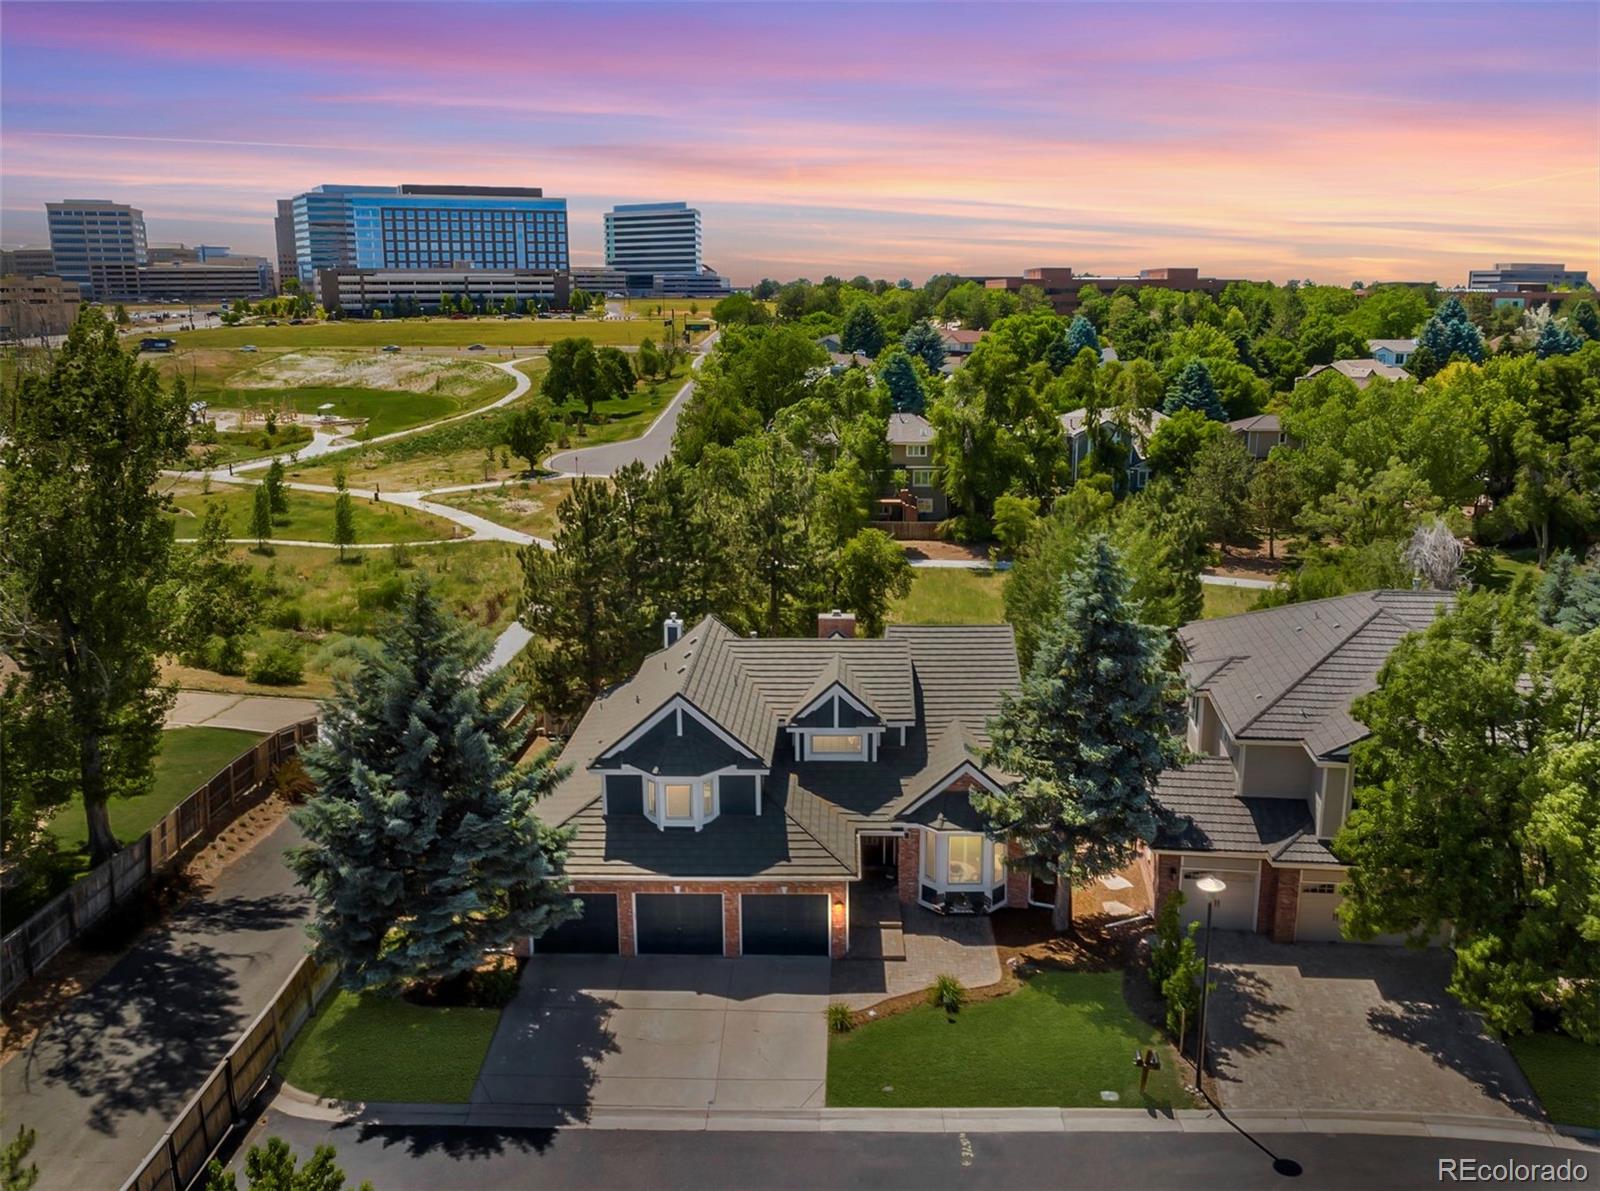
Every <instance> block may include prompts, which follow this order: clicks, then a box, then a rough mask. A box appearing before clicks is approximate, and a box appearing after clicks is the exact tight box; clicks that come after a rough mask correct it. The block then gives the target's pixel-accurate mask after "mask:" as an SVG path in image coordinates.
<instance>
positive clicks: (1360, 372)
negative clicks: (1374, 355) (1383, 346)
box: [1294, 360, 1411, 389]
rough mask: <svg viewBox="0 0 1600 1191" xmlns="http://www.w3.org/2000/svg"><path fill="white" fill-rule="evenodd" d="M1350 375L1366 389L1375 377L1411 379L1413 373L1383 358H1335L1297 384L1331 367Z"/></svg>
mask: <svg viewBox="0 0 1600 1191" xmlns="http://www.w3.org/2000/svg"><path fill="white" fill-rule="evenodd" d="M1330 368H1331V369H1332V370H1333V371H1335V372H1338V373H1341V374H1343V375H1344V376H1347V377H1349V378H1350V379H1351V380H1352V381H1354V382H1355V386H1356V388H1358V389H1364V388H1366V387H1367V386H1368V385H1369V384H1371V383H1372V378H1373V377H1375V376H1376V377H1381V378H1383V379H1384V380H1410V379H1411V374H1410V373H1409V372H1407V371H1406V370H1405V369H1404V368H1396V367H1394V366H1393V365H1392V364H1385V363H1383V362H1382V361H1381V360H1335V361H1334V362H1333V363H1331V364H1318V365H1316V366H1315V367H1313V368H1312V369H1311V371H1309V372H1307V373H1306V374H1305V375H1304V376H1302V377H1298V378H1296V380H1295V382H1294V383H1295V384H1299V383H1300V382H1301V381H1305V380H1310V379H1311V378H1312V377H1314V376H1320V375H1321V374H1322V373H1324V372H1327V371H1328V370H1329V369H1330Z"/></svg>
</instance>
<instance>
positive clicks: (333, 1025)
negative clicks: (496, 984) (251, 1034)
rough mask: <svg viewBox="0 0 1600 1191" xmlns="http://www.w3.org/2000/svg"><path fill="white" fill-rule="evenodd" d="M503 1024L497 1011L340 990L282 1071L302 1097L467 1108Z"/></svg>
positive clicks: (295, 1046)
mask: <svg viewBox="0 0 1600 1191" xmlns="http://www.w3.org/2000/svg"><path fill="white" fill-rule="evenodd" d="M499 1022H500V1010H498V1009H470V1008H460V1007H452V1008H435V1007H428V1006H422V1005H413V1004H412V1003H411V1002H409V1001H402V1000H398V999H391V998H388V997H380V996H376V995H374V994H371V993H365V994H360V995H358V994H355V993H350V992H345V991H343V990H340V991H339V992H337V993H335V994H333V995H332V996H331V997H330V998H329V999H328V1000H327V1001H324V1002H323V1005H322V1008H321V1009H320V1010H319V1011H318V1012H317V1015H316V1016H315V1017H313V1018H312V1019H311V1020H310V1021H308V1022H307V1023H306V1024H305V1027H304V1028H303V1029H301V1031H300V1034H299V1036H298V1037H297V1038H296V1039H295V1040H294V1044H293V1045H292V1046H290V1047H289V1052H288V1053H287V1054H286V1055H284V1057H283V1062H282V1063H281V1064H280V1065H279V1068H278V1070H279V1072H280V1073H281V1074H282V1075H283V1078H284V1080H285V1081H286V1082H288V1083H291V1084H293V1085H294V1086H295V1087H297V1088H299V1089H300V1090H301V1091H302V1092H310V1093H311V1094H312V1095H314V1096H325V1097H328V1098H330V1099H334V1100H396V1101H425V1102H433V1103H440V1104H464V1103H466V1102H467V1101H468V1100H469V1099H471V1097H472V1085H473V1084H474V1083H476V1082H477V1079H478V1068H480V1067H482V1066H483V1058H484V1055H486V1054H487V1053H488V1052H489V1042H490V1040H491V1039H492V1038H493V1037H494V1031H495V1026H496V1025H498V1024H499Z"/></svg>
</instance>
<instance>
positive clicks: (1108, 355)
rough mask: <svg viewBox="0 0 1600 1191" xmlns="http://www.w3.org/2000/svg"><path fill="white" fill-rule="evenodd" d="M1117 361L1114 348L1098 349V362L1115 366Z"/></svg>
mask: <svg viewBox="0 0 1600 1191" xmlns="http://www.w3.org/2000/svg"><path fill="white" fill-rule="evenodd" d="M1118 359H1119V357H1118V356H1117V349H1116V348H1114V347H1102V348H1101V349H1100V362H1101V363H1102V364H1115V363H1117V361H1118Z"/></svg>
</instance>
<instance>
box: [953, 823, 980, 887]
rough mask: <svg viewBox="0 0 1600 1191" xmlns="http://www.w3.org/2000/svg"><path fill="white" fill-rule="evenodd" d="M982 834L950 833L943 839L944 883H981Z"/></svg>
mask: <svg viewBox="0 0 1600 1191" xmlns="http://www.w3.org/2000/svg"><path fill="white" fill-rule="evenodd" d="M983 844H984V840H983V836H981V835H951V836H948V837H947V838H946V840H945V847H946V851H945V884H946V885H981V884H983Z"/></svg>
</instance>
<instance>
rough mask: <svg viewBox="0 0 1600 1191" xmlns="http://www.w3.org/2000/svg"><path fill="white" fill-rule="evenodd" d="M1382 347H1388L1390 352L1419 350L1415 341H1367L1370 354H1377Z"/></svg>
mask: <svg viewBox="0 0 1600 1191" xmlns="http://www.w3.org/2000/svg"><path fill="white" fill-rule="evenodd" d="M1380 347H1386V348H1388V349H1389V350H1390V351H1394V352H1414V351H1416V350H1417V341H1416V340H1415V339H1369V340H1367V350H1368V351H1369V352H1375V351H1377V350H1378V349H1379V348H1380Z"/></svg>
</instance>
